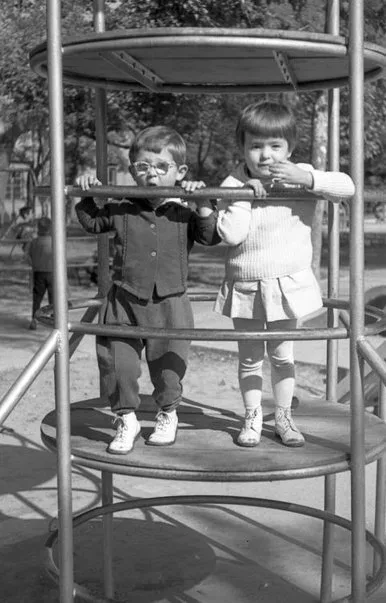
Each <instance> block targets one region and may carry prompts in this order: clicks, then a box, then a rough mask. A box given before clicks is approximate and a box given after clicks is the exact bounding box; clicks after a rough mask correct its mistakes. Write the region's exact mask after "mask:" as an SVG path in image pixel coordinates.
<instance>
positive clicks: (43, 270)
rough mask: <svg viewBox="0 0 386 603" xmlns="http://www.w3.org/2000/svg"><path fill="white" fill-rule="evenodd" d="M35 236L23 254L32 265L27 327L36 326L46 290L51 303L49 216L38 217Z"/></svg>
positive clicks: (33, 328) (32, 328)
mask: <svg viewBox="0 0 386 603" xmlns="http://www.w3.org/2000/svg"><path fill="white" fill-rule="evenodd" d="M37 235H38V236H37V237H36V238H35V239H32V241H31V242H30V243H28V244H27V247H26V249H25V255H26V259H27V261H28V262H29V263H30V264H31V266H32V320H31V322H30V325H29V328H30V329H31V330H33V331H35V330H36V328H37V321H36V318H35V314H36V312H37V311H38V310H39V308H40V306H41V303H42V301H43V298H44V295H45V293H46V291H47V295H48V303H49V304H52V303H53V268H52V233H51V220H50V218H46V217H44V218H40V220H39V221H38V232H37Z"/></svg>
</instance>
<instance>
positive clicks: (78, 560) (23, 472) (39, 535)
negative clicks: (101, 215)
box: [0, 249, 343, 603]
mask: <svg viewBox="0 0 386 603" xmlns="http://www.w3.org/2000/svg"><path fill="white" fill-rule="evenodd" d="M205 253H206V252H205ZM221 253H222V252H221V250H220V249H219V250H217V251H215V252H213V256H212V261H211V263H210V264H209V265H208V264H206V270H205V271H203V270H202V267H203V266H204V265H205V260H204V256H203V252H201V251H199V252H198V253H197V254H196V255H195V256H194V258H193V262H192V269H191V286H192V288H193V289H196V288H204V289H205V288H207V287H210V288H211V289H212V290H215V289H214V288H215V286H217V284H218V282H219V281H220V280H221V278H222V272H221V270H222V260H223V258H222V256H221ZM0 275H1V277H2V285H1V288H0V324H1V325H2V326H1V337H0V352H1V354H0V398H2V397H3V395H4V394H5V393H6V392H7V391H8V390H9V388H10V387H12V385H13V383H14V382H15V380H16V378H17V377H18V375H19V374H20V373H21V371H22V370H23V368H24V367H25V366H26V364H27V362H28V361H29V360H30V358H31V357H32V356H33V354H34V353H35V352H36V351H37V350H38V349H39V347H40V346H41V344H42V343H43V341H44V340H45V338H46V337H47V336H48V334H49V329H48V328H46V327H44V326H41V325H39V327H38V330H37V331H36V332H34V331H29V330H28V323H29V318H30V307H31V295H30V291H29V286H28V279H27V276H26V273H20V274H19V273H17V272H16V271H15V272H14V273H12V272H9V271H8V272H6V273H3V274H1V272H0ZM95 293H96V289H95V287H91V288H90V287H88V286H86V285H85V284H81V285H79V284H77V283H76V282H75V283H74V282H73V283H71V297H73V298H76V299H78V298H90V297H93V296H94V294H95ZM264 371H265V373H264V396H265V397H270V386H269V367H268V366H267V365H266V366H265V367H264ZM70 379H71V400H72V401H74V402H75V401H80V400H85V399H89V398H92V397H94V396H98V393H99V376H98V370H97V366H96V359H95V352H94V342H93V340H92V338H90V337H87V338H85V341H84V342H83V343H82V344H81V345H80V347H79V349H78V350H77V351H76V353H75V354H74V356H73V358H72V360H71V363H70ZM324 389H325V370H324V368H323V367H321V366H319V365H315V364H313V363H312V359H310V363H298V364H297V390H296V394H297V396H298V397H299V398H302V397H307V398H309V397H310V396H313V397H316V398H319V397H323V395H324ZM141 390H142V392H144V393H150V392H151V386H150V382H149V378H148V374H147V368H146V365H145V364H143V374H142V377H141ZM184 395H185V396H186V397H187V398H191V399H201V400H203V401H207V402H210V401H211V400H218V399H220V397H222V396H224V395H226V396H228V397H229V396H232V397H233V398H234V405H235V406H234V410H235V412H236V413H240V415H241V414H242V412H243V411H242V404H241V399H240V394H239V390H238V383H237V357H236V355H235V354H234V353H233V352H229V351H222V350H209V349H204V348H202V347H200V346H199V345H194V346H192V348H191V353H190V360H189V367H188V371H187V374H186V377H185V390H184ZM53 408H54V376H53V360H51V361H50V362H49V363H48V364H47V366H46V367H45V368H44V369H43V370H42V371H41V373H40V374H39V375H38V376H37V378H36V380H35V381H34V383H33V384H32V385H31V387H30V388H29V389H28V391H27V392H26V393H25V394H24V396H23V398H22V400H21V401H20V402H19V404H18V405H17V406H16V407H15V409H14V410H13V412H12V413H11V414H10V416H9V417H8V418H7V420H6V421H5V424H4V426H3V428H2V431H1V433H0V438H1V446H0V455H1V459H0V477H1V479H0V484H1V487H0V531H1V534H2V536H1V544H0V567H1V571H0V574H1V592H2V594H1V595H0V599H1V601H2V602H4V603H54V602H57V601H58V600H59V598H58V591H57V587H56V586H55V585H53V583H52V581H51V580H50V579H49V578H48V577H47V574H46V572H45V571H44V569H43V558H44V542H45V540H46V537H47V532H48V530H49V528H50V526H51V525H52V521H54V522H55V516H56V513H57V499H56V496H57V490H56V465H55V463H56V461H55V455H53V454H52V453H50V452H48V451H47V450H46V449H45V447H44V446H43V445H42V443H41V439H40V425H41V421H42V419H43V417H44V416H45V415H46V414H47V413H48V412H50V411H51V410H52V409H53ZM73 488H74V490H73V492H74V494H73V505H74V511H76V512H77V511H79V510H85V509H87V508H89V507H91V506H93V505H95V504H96V503H97V502H98V500H99V498H100V484H99V482H98V479H97V478H96V477H95V474H94V473H93V472H92V471H86V470H82V469H78V470H75V471H74V476H73ZM117 488H118V489H117V490H116V492H118V495H121V496H122V497H123V496H124V495H125V496H127V486H126V485H125V486H123V485H121V483H120V482H118V486H117ZM152 488H153V486H152ZM159 489H160V488H159V487H158V486H155V487H154V495H157V492H158V490H159ZM170 490H171V492H172V491H173V486H171V488H170ZM143 492H145V493H147V494H148V485H141V483H139V484H138V485H137V484H134V490H133V495H134V494H136V495H138V496H140V495H141V494H142V493H143ZM302 492H303V490H302V489H301V488H300V489H299V488H297V487H296V485H295V484H294V488H293V494H292V495H293V497H294V501H296V500H297V501H299V500H303V494H302ZM208 514H209V520H210V522H212V523H211V525H216V522H217V519H216V518H215V517H211V515H210V512H209V511H208ZM195 517H196V516H195ZM197 517H198V516H197ZM197 517H196V523H195V522H194V521H193V523H192V525H190V524H189V527H188V526H186V525H185V523H184V522H185V519H184V517H183V516H181V522H180V523H179V524H178V525H179V529H178V530H176V531H174V528H173V529H172V528H171V527H170V525H169V527H168V529H166V528H165V525H164V524H162V523H161V524H159V526H158V532H157V534H156V536H154V531H153V532H152V535H151V536H150V534H149V533H148V532H147V531H146V530H148V528H146V527H144V524H143V522H140V521H139V519H140V518H139V519H138V518H134V519H132V520H130V522H129V523H127V520H126V519H125V518H122V519H121V520H119V522H118V525H117V528H115V529H116V538H117V541H119V542H118V544H117V549H116V558H118V563H119V564H122V563H123V561H124V560H125V559H126V557H127V555H128V552H127V540H128V539H130V538H131V535H130V534H131V533H132V532H131V531H132V530H133V523H134V524H135V526H134V527H135V528H136V531H135V533H136V534H137V536H136V538H138V539H140V540H141V543H142V549H143V543H145V544H146V543H147V542H149V548H147V549H146V546H145V550H146V555H144V557H143V559H142V558H141V559H140V560H139V561H138V559H137V560H136V562H137V564H138V563H139V566H141V564H143V566H144V567H145V566H147V565H148V564H149V563H150V564H151V565H152V567H153V568H154V572H153V574H152V575H153V584H152V582H151V580H150V583H148V585H147V587H146V588H145V590H142V591H141V587H140V586H138V589H139V590H137V591H136V593H137V594H136V595H135V596H134V597H131V598H129V599H127V598H126V597H125V596H124V595H122V597H121V598H118V599H117V600H119V601H131V602H134V603H151V602H154V603H155V602H162V603H163V602H164V601H165V602H171V603H196V602H197V603H198V602H201V601H205V602H206V601H208V602H209V601H211V603H212V602H214V603H217V601H219V602H220V601H225V602H226V603H230V602H231V601H232V602H233V601H237V602H238V603H244V601H245V603H249V602H250V601H255V600H256V598H255V593H256V589H257V590H258V591H259V601H262V602H263V603H264V602H267V603H268V601H275V602H277V603H279V602H281V601H283V603H284V601H285V602H286V603H292V602H294V603H295V602H296V603H302V602H303V601H304V602H305V603H306V602H307V603H308V602H311V601H315V597H314V596H310V595H309V594H307V593H306V591H305V590H303V589H301V588H297V589H295V590H294V591H293V590H292V589H293V587H292V586H291V585H290V581H291V580H290V578H289V577H288V580H289V581H287V582H285V584H286V586H285V588H284V592H285V593H286V594H285V595H284V596H282V595H280V594H279V591H277V594H276V595H275V592H276V590H275V589H276V588H279V586H280V585H278V579H277V577H275V579H273V578H272V575H271V574H269V573H267V571H266V570H264V568H263V569H262V568H261V567H260V573H258V574H256V569H255V568H254V567H252V570H253V572H255V574H256V577H255V578H253V580H254V581H255V584H254V587H253V589H252V591H251V590H250V588H251V586H250V583H249V586H248V588H247V589H246V588H245V584H244V583H243V572H244V571H246V570H245V569H243V568H244V567H245V566H244V562H243V564H240V563H239V562H237V563H236V565H238V566H239V574H240V575H237V577H234V580H231V579H230V577H229V567H228V568H227V565H226V563H225V564H224V565H221V563H223V560H222V561H221V563H220V561H219V560H220V559H222V554H223V552H224V551H225V550H228V549H225V548H221V547H220V553H219V556H218V557H217V560H216V559H215V557H214V553H213V550H212V549H211V548H210V547H208V544H207V542H204V541H203V540H202V539H201V538H200V534H204V533H206V532H205V530H206V527H205V526H206V525H207V524H206V520H207V519H208V517H206V520H204V519H202V518H201V516H200V519H198V518H197ZM307 525H308V523H307V522H306V523H305V528H304V536H305V538H306V539H307V538H310V536H309V535H307ZM192 528H194V529H192ZM217 528H219V529H220V532H221V524H219V525H218V526H217ZM128 530H130V533H128V534H127V531H128ZM289 531H291V529H289ZM154 538H155V541H154ZM165 538H167V539H170V538H172V539H175V541H176V546H175V554H174V557H173V560H172V566H173V571H172V570H171V569H170V567H169V566H168V569H167V570H165V566H164V564H162V563H161V561H160V558H161V559H162V550H163V546H164V545H163V543H164V542H165ZM224 538H225V532H224ZM229 538H230V536H229ZM76 539H77V540H76V546H77V547H78V546H79V551H78V549H77V548H76V551H78V552H76V556H75V565H76V579H78V578H79V579H80V580H81V581H86V582H87V583H88V584H89V586H90V585H91V588H93V587H95V589H96V591H98V592H100V590H99V587H98V586H97V585H96V584H97V583H98V582H99V581H100V574H101V572H102V569H101V567H100V559H101V551H100V550H98V549H97V547H99V546H100V543H99V539H98V537H97V536H96V532H95V526H94V525H93V524H92V523H91V524H90V525H87V526H86V527H84V528H82V530H81V531H80V535H77V536H76ZM236 540H237V537H236ZM169 542H170V540H169ZM173 542H174V541H173ZM187 542H188V543H189V546H188V547H187V545H186V543H187ZM208 542H210V540H209V541H208ZM342 542H343V541H342ZM228 544H229V546H230V543H228ZM224 547H225V545H224ZM309 547H310V550H311V549H312V550H313V547H314V545H313V543H312V542H310V543H309ZM142 549H141V550H142ZM96 551H97V552H96ZM149 554H150V561H149ZM224 554H225V553H224ZM291 554H292V553H286V555H287V557H286V558H288V559H289V558H290V557H291ZM307 554H308V553H307V550H305V555H306V556H307ZM225 557H226V555H225ZM240 559H241V557H240ZM197 560H198V561H197ZM193 561H194V562H193ZM304 561H305V562H306V559H304ZM196 562H197V563H196ZM283 563H284V562H283ZM300 565H301V560H300ZM215 567H217V570H216V571H217V572H218V573H219V575H220V574H222V575H220V576H219V577H220V581H221V584H223V583H227V581H228V579H229V583H228V590H227V591H226V592H223V591H222V590H221V588H222V587H220V586H217V588H218V590H217V591H216V593H214V592H213V591H211V590H210V588H211V587H209V586H208V587H207V586H206V583H205V582H203V586H202V588H203V590H202V591H201V594H200V595H196V597H193V596H192V597H190V596H189V595H187V594H186V595H185V594H184V595H182V594H181V592H182V591H181V589H180V588H177V591H178V592H179V593H180V594H178V595H177V594H169V595H168V596H167V597H166V598H163V596H162V595H161V592H160V591H162V588H161V587H162V586H164V587H165V588H166V589H168V588H169V586H170V584H171V583H173V584H174V585H175V584H176V583H179V584H180V586H181V584H182V583H183V586H184V588H183V590H184V593H186V590H187V588H188V587H189V584H191V585H194V584H195V585H197V588H198V590H197V593H198V592H200V583H201V581H204V579H205V577H206V576H207V575H208V574H209V573H210V571H212V570H213V571H215V570H214V568H215ZM187 568H188V569H187ZM189 568H190V569H189ZM240 568H241V569H240ZM165 571H166V574H165ZM232 571H233V569H232ZM168 572H169V573H168ZM240 572H241V573H240ZM126 573H127V570H125V569H124V568H123V569H122V575H123V574H125V575H126ZM255 574H253V575H255ZM161 575H162V576H163V577H162V580H163V581H165V580H166V583H165V584H163V585H162V584H161V582H162V580H161V578H160V576H161ZM310 575H311V574H310ZM165 576H166V577H165ZM176 576H177V578H176ZM134 578H135V579H136V580H137V581H138V582H140V575H139V574H138V575H135V576H134ZM302 579H303V578H302ZM249 580H250V578H249ZM168 581H169V582H170V584H169V582H168ZM279 582H280V580H279ZM219 584H220V582H219ZM230 584H232V588H233V589H236V590H234V591H232V589H230ZM235 585H237V587H236V586H235ZM268 586H270V588H268ZM281 586H283V584H282V585H281ZM173 588H174V586H173ZM205 588H208V589H209V590H207V591H205ZM312 588H313V589H314V590H315V588H316V590H317V587H315V585H313V587H312ZM122 589H123V591H124V584H122ZM229 589H230V590H229ZM311 590H312V589H311ZM123 591H122V592H123ZM172 591H173V589H172ZM173 592H174V591H173ZM195 592H196V591H195ZM291 593H292V598H290V597H289V595H290V594H291ZM272 597H273V598H272ZM97 601H98V598H97V597H96V598H95V602H97Z"/></svg>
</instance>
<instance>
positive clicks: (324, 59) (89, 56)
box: [30, 28, 386, 94]
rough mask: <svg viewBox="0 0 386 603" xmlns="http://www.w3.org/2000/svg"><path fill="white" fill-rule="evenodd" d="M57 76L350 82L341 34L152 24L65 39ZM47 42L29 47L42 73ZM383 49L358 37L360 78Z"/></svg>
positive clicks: (384, 63) (215, 89)
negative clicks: (361, 54) (361, 47)
mask: <svg viewBox="0 0 386 603" xmlns="http://www.w3.org/2000/svg"><path fill="white" fill-rule="evenodd" d="M62 47H63V54H62V61H63V79H64V81H65V82H67V83H69V84H73V85H79V86H84V85H87V86H93V87H99V88H106V89H118V90H133V91H150V92H156V93H169V92H176V93H184V94H192V93H193V94H197V93H201V94H202V93H212V94H213V93H248V92H250V93H259V92H281V91H290V90H294V89H296V90H298V91H299V92H301V91H307V90H315V89H321V88H333V87H336V88H337V87H341V86H345V85H346V84H348V79H349V57H348V44H347V40H346V39H345V38H344V37H341V36H333V35H331V34H320V33H310V32H297V31H283V30H266V29H241V30H240V29H217V28H216V29H211V28H154V29H133V30H126V31H113V32H105V33H92V34H89V35H84V36H82V37H76V38H71V39H67V40H64V41H63V44H62ZM47 55H48V53H47V44H46V43H43V44H41V45H39V46H38V47H36V48H35V49H34V50H33V51H32V52H31V54H30V61H31V67H32V68H33V69H34V70H35V71H36V72H37V73H39V74H40V75H42V76H44V77H47V61H48V56H47ZM385 68H386V49H385V48H382V47H381V46H378V45H376V44H372V43H365V44H364V76H365V79H366V80H371V79H375V78H378V77H381V76H383V75H384V70H385Z"/></svg>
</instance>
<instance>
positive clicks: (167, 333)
mask: <svg viewBox="0 0 386 603" xmlns="http://www.w3.org/2000/svg"><path fill="white" fill-rule="evenodd" d="M42 322H45V321H44V320H42ZM68 328H69V330H70V331H72V332H73V333H84V334H88V335H101V336H107V337H120V338H122V339H130V338H133V339H149V338H150V339H184V340H191V341H239V340H260V341H275V340H278V339H279V340H280V339H285V340H288V341H295V340H319V339H346V338H347V337H348V332H347V329H344V328H326V329H294V330H280V331H264V330H263V331H239V330H233V329H156V328H153V329H152V328H143V327H133V326H128V325H92V324H87V325H86V324H85V323H81V322H70V323H69V325H68Z"/></svg>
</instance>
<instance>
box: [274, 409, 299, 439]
mask: <svg viewBox="0 0 386 603" xmlns="http://www.w3.org/2000/svg"><path fill="white" fill-rule="evenodd" d="M290 412H291V411H290V409H287V408H285V409H283V410H281V409H280V410H279V411H278V414H277V417H276V422H277V423H280V427H281V428H282V429H283V430H284V431H288V430H291V431H295V432H296V433H299V430H298V428H297V427H296V425H295V423H294V421H293V419H292V417H291V414H290Z"/></svg>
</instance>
